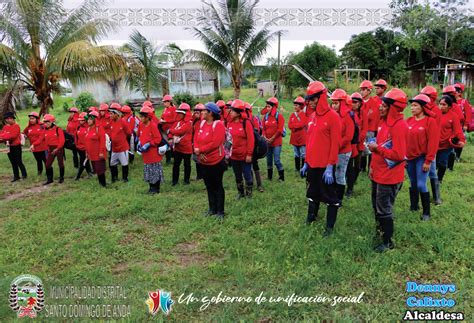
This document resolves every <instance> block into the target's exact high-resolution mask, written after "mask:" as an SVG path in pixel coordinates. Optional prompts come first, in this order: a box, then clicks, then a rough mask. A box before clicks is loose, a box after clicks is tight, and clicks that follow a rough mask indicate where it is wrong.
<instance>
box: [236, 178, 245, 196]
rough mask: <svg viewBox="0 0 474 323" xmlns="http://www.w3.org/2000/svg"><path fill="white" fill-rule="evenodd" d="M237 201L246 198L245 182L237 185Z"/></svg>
mask: <svg viewBox="0 0 474 323" xmlns="http://www.w3.org/2000/svg"><path fill="white" fill-rule="evenodd" d="M237 191H238V194H237V199H238V200H240V199H241V198H244V197H245V192H244V183H243V182H238V183H237Z"/></svg>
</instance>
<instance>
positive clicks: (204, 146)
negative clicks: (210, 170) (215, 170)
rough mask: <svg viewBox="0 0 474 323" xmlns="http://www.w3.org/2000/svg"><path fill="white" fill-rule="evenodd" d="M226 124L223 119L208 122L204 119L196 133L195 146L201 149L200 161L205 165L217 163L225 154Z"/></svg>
mask: <svg viewBox="0 0 474 323" xmlns="http://www.w3.org/2000/svg"><path fill="white" fill-rule="evenodd" d="M224 141H225V126H224V123H223V122H222V121H218V120H217V121H214V122H213V123H211V124H208V123H207V122H206V121H205V120H202V121H201V123H200V125H199V128H198V131H197V132H196V133H195V135H194V148H198V149H199V151H200V155H199V161H200V163H201V164H203V165H216V164H217V163H219V162H220V161H221V160H222V159H223V158H224V157H225V156H224V155H225V154H224Z"/></svg>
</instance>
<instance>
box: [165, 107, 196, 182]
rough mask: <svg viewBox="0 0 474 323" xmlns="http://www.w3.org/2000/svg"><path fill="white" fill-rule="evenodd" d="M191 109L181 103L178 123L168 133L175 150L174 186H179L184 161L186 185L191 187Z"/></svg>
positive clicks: (177, 114)
mask: <svg viewBox="0 0 474 323" xmlns="http://www.w3.org/2000/svg"><path fill="white" fill-rule="evenodd" d="M190 113H191V107H190V106H189V104H187V103H181V104H180V105H179V107H178V109H177V110H176V122H175V123H174V125H173V126H172V127H171V129H170V130H169V133H168V140H169V143H170V146H171V148H172V149H173V152H174V153H173V156H174V158H173V159H174V160H173V180H172V184H171V185H172V186H175V185H177V184H178V180H179V168H180V167H181V162H183V161H184V185H189V183H190V181H189V179H190V177H191V156H192V154H193V144H192V136H193V121H192V118H191V115H190Z"/></svg>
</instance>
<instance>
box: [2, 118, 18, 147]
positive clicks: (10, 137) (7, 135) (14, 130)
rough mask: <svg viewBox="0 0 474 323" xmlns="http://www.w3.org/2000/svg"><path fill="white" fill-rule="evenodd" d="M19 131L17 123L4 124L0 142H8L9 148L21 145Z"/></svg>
mask: <svg viewBox="0 0 474 323" xmlns="http://www.w3.org/2000/svg"><path fill="white" fill-rule="evenodd" d="M20 135H21V129H20V126H19V125H18V124H17V123H14V124H12V125H9V124H6V125H5V126H4V127H3V129H2V131H0V141H4V142H6V141H8V142H9V144H10V146H18V145H21V137H20Z"/></svg>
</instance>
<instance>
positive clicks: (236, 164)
mask: <svg viewBox="0 0 474 323" xmlns="http://www.w3.org/2000/svg"><path fill="white" fill-rule="evenodd" d="M232 169H233V170H234V175H235V182H236V183H237V184H238V183H242V179H243V178H244V179H245V183H246V184H247V185H248V186H252V185H253V176H252V163H246V162H245V160H232ZM242 174H243V178H242Z"/></svg>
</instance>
